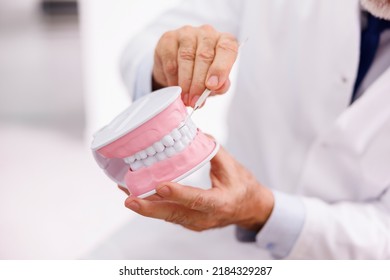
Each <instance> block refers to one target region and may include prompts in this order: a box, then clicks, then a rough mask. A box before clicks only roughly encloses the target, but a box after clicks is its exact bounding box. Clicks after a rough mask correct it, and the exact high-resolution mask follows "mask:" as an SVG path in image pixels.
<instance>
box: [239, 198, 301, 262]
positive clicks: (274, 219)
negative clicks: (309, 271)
mask: <svg viewBox="0 0 390 280" xmlns="http://www.w3.org/2000/svg"><path fill="white" fill-rule="evenodd" d="M273 194H274V197H275V205H274V209H273V210H272V213H271V216H270V217H269V219H268V221H267V222H266V224H265V225H264V226H263V228H262V229H261V230H260V231H259V232H256V231H251V230H245V229H243V228H241V227H237V228H236V237H237V239H238V240H239V241H242V242H256V244H257V245H258V246H259V247H260V248H262V249H264V250H267V251H269V252H270V253H271V256H272V257H273V258H275V259H281V258H284V257H286V256H287V255H288V254H289V252H290V251H291V249H292V248H293V246H294V244H295V241H296V240H297V238H298V236H299V234H300V232H301V230H302V227H303V223H304V220H305V208H304V206H303V203H302V201H301V199H300V198H298V197H297V196H294V195H289V194H285V193H282V192H278V191H273Z"/></svg>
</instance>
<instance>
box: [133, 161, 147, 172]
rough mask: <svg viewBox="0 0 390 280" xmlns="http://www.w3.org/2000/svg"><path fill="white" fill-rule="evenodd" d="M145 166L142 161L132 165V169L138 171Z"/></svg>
mask: <svg viewBox="0 0 390 280" xmlns="http://www.w3.org/2000/svg"><path fill="white" fill-rule="evenodd" d="M143 166H144V165H143V163H142V161H139V160H137V161H135V162H133V163H131V164H130V168H131V170H133V171H137V170H138V169H140V168H142V167H143Z"/></svg>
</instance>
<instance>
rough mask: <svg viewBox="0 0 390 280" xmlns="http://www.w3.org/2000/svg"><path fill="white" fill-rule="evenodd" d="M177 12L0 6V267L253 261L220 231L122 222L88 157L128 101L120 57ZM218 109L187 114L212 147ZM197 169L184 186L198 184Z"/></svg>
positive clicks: (100, 4) (115, 200) (248, 250)
mask: <svg viewBox="0 0 390 280" xmlns="http://www.w3.org/2000/svg"><path fill="white" fill-rule="evenodd" d="M177 3H178V0H169V1H168V0H166V1H158V0H115V1H109V0H81V1H78V2H77V1H71V0H69V1H65V0H58V1H56V0H52V1H40V0H18V1H14V0H2V1H0V259H122V258H129V259H181V258H183V259H209V258H210V259H213V258H216V259H229V258H232V259H239V258H259V257H261V256H259V252H258V250H256V249H255V248H254V246H252V245H250V244H244V245H242V244H238V243H237V242H236V241H235V238H234V228H232V227H228V228H225V229H221V230H212V231H207V232H202V233H194V232H190V231H188V230H185V229H183V228H181V227H179V226H175V225H169V224H167V223H164V222H161V221H156V220H152V219H147V218H144V217H139V216H136V215H135V214H133V213H131V212H130V211H129V210H128V209H126V208H125V207H124V206H123V202H124V200H125V198H126V196H125V195H124V194H123V193H122V192H120V191H119V190H117V189H116V186H115V184H114V183H113V182H111V181H110V180H109V179H108V178H107V177H106V176H105V175H104V174H103V172H102V171H101V170H100V169H99V168H98V166H97V165H96V164H95V162H94V160H93V158H92V156H91V152H90V150H89V144H90V142H91V140H92V134H93V132H94V131H96V130H97V129H98V128H100V127H101V126H103V125H105V124H106V123H107V122H109V121H110V120H111V119H112V118H113V117H114V116H115V115H116V114H118V113H119V112H120V111H121V110H123V109H124V108H125V107H127V106H128V105H129V104H130V102H131V100H130V94H129V93H128V92H127V90H126V89H125V88H124V85H123V83H122V81H121V76H120V72H119V61H120V56H121V54H122V51H123V49H124V48H125V46H126V44H127V43H128V42H129V41H130V39H131V37H132V36H133V35H135V34H136V33H137V32H140V31H141V30H142V28H143V27H144V26H145V25H146V24H148V23H149V22H150V21H152V20H153V19H154V18H155V17H156V16H158V15H159V14H160V13H162V12H163V11H164V10H166V9H169V8H171V7H174V6H175V5H177ZM228 103H229V97H228V96H227V97H223V98H222V97H221V98H220V100H218V101H215V100H211V102H208V106H206V107H207V108H206V107H205V108H204V109H202V113H198V114H196V116H195V122H196V123H197V124H198V126H199V127H201V128H202V130H204V131H207V132H209V133H211V134H213V135H215V136H216V137H217V139H219V140H220V141H221V142H222V143H223V141H224V137H225V131H226V128H225V126H224V121H223V120H224V118H225V117H224V116H225V115H226V107H227V105H228ZM211 116H212V117H211ZM210 120H211V121H210ZM207 172H208V166H205V167H204V168H203V169H202V170H201V171H199V172H197V173H196V174H194V175H193V176H191V177H190V178H188V179H186V180H187V182H186V183H189V184H192V185H196V184H203V185H207V184H208V182H207Z"/></svg>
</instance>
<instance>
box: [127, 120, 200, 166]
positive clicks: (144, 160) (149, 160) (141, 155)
mask: <svg viewBox="0 0 390 280" xmlns="http://www.w3.org/2000/svg"><path fill="white" fill-rule="evenodd" d="M179 127H180V128H175V129H173V130H172V131H171V133H170V134H168V135H165V136H164V137H163V138H162V139H161V141H158V142H155V143H154V144H153V145H151V146H150V147H148V148H146V149H145V150H142V151H139V152H138V153H136V154H134V155H132V156H130V157H127V158H124V161H125V162H126V163H127V164H129V165H130V168H131V170H132V171H137V170H139V169H141V168H143V167H148V166H152V165H153V164H155V163H157V162H159V161H163V160H165V159H167V158H170V157H173V156H174V155H176V154H177V153H179V152H181V151H183V150H184V149H185V148H186V147H187V146H188V145H189V144H190V143H191V141H192V139H194V138H195V136H196V134H197V130H198V129H197V128H196V126H195V124H194V123H193V122H192V121H191V120H188V121H187V123H186V124H184V123H181V124H180V126H179Z"/></svg>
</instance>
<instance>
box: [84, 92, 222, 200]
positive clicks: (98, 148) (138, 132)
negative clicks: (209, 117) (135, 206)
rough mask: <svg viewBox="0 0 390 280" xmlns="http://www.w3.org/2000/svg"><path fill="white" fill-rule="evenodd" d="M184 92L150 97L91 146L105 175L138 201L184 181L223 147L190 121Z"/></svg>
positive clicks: (96, 137) (102, 131)
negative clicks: (165, 184)
mask: <svg viewBox="0 0 390 280" xmlns="http://www.w3.org/2000/svg"><path fill="white" fill-rule="evenodd" d="M180 93H181V88H180V87H169V88H164V89H161V90H158V91H156V92H153V93H151V94H148V95H146V96H144V97H142V98H140V99H138V100H137V101H136V102H134V103H133V104H132V105H131V106H130V107H129V108H127V109H126V110H125V111H124V112H122V113H121V114H120V115H118V116H117V117H116V118H115V119H114V120H113V121H112V122H111V123H109V124H108V125H107V126H105V127H103V128H102V129H100V130H99V131H98V132H96V133H95V135H94V139H93V142H92V145H91V148H92V152H93V154H94V157H95V159H96V161H97V163H98V164H99V166H100V167H101V168H102V169H103V170H104V172H105V173H106V174H107V175H108V176H109V177H110V178H111V179H112V180H113V181H115V182H116V183H117V184H118V185H121V186H123V187H126V188H127V189H128V190H129V192H130V193H131V194H132V195H134V196H138V197H147V196H149V195H152V194H154V193H155V188H156V187H157V185H158V184H159V183H162V182H167V181H174V182H176V181H179V180H181V179H183V178H184V177H186V176H188V175H189V174H191V173H192V172H194V171H196V170H197V169H199V168H200V167H201V166H202V165H203V164H205V163H207V162H208V161H209V160H210V159H211V158H212V157H213V156H214V155H215V154H216V152H217V151H218V147H219V146H218V144H217V143H216V142H215V141H213V140H211V139H210V138H209V137H207V136H206V135H204V134H203V133H202V132H201V131H200V130H199V129H198V128H197V127H196V126H195V124H194V123H193V122H192V120H191V118H188V117H187V116H188V113H187V110H186V108H185V106H184V104H183V102H182V101H181V98H180Z"/></svg>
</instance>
